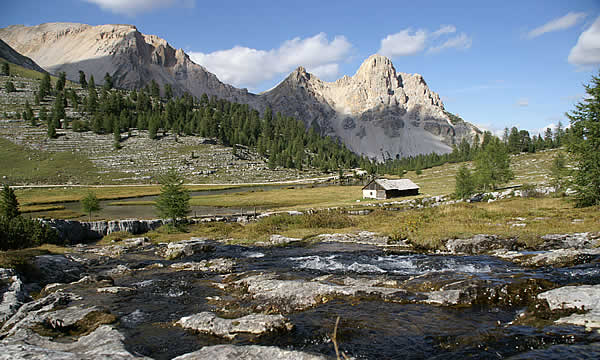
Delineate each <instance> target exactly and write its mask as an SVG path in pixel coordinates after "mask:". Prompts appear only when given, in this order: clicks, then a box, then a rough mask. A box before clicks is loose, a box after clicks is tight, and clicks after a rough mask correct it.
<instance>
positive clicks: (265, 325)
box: [176, 312, 293, 339]
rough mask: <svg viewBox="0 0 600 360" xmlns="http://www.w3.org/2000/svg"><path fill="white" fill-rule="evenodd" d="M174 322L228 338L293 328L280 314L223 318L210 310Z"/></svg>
mask: <svg viewBox="0 0 600 360" xmlns="http://www.w3.org/2000/svg"><path fill="white" fill-rule="evenodd" d="M176 324H177V325H179V326H181V327H183V328H184V329H191V330H195V331H199V332H202V333H207V334H210V335H215V336H221V337H225V338H228V339H233V338H235V336H236V335H237V334H239V333H247V334H254V335H262V334H266V333H270V332H275V331H285V330H291V329H292V328H293V325H292V324H291V323H290V322H289V321H288V319H286V318H285V317H283V316H281V315H264V314H251V315H247V316H244V317H241V318H237V319H223V318H220V317H218V316H217V315H216V314H214V313H211V312H201V313H198V314H194V315H191V316H186V317H182V318H181V319H180V320H179V321H177V323H176Z"/></svg>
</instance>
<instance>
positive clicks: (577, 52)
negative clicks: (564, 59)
mask: <svg viewBox="0 0 600 360" xmlns="http://www.w3.org/2000/svg"><path fill="white" fill-rule="evenodd" d="M569 62H570V63H571V64H574V65H597V64H600V16H599V17H598V18H597V19H596V21H594V23H593V24H592V26H590V27H589V29H587V30H586V31H584V32H583V33H582V34H581V35H580V36H579V39H578V40H577V44H575V46H574V47H573V48H572V49H571V52H570V53H569Z"/></svg>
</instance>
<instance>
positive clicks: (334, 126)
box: [0, 23, 479, 159]
mask: <svg viewBox="0 0 600 360" xmlns="http://www.w3.org/2000/svg"><path fill="white" fill-rule="evenodd" d="M0 39H2V40H4V41H5V42H6V43H7V44H9V45H10V46H11V47H13V48H14V49H15V50H16V51H18V52H19V53H21V54H23V55H26V56H29V57H31V58H32V59H33V60H34V61H36V62H37V63H38V64H39V65H40V66H41V67H43V68H44V69H46V70H48V71H49V72H51V73H58V72H60V71H64V72H66V73H67V78H69V79H71V80H78V77H79V75H78V73H79V70H83V71H84V72H85V73H86V74H88V76H89V75H94V78H95V80H96V83H100V84H101V83H102V81H103V78H104V75H105V74H106V73H109V74H111V75H112V77H113V81H114V83H115V86H117V87H122V88H129V89H133V88H140V87H143V86H146V85H147V84H148V83H150V82H151V81H152V80H154V81H156V82H157V83H158V84H159V85H161V86H162V85H163V84H171V85H172V88H173V90H174V92H175V94H182V93H184V92H189V93H191V94H192V95H194V96H197V97H200V96H201V95H202V94H204V93H206V94H208V95H209V96H212V95H214V96H217V97H218V98H222V99H226V100H229V101H233V102H238V103H244V104H249V105H250V106H252V107H254V108H255V109H257V110H259V111H262V110H264V109H265V108H266V107H267V106H269V107H271V108H272V109H273V110H274V111H276V112H277V111H279V112H281V113H283V114H284V115H287V116H295V117H297V118H298V119H301V120H303V121H304V122H305V124H306V125H307V127H308V126H316V127H317V128H318V129H320V131H321V132H322V133H323V134H326V135H330V136H332V137H335V138H338V139H340V140H342V141H343V142H345V143H346V145H347V146H348V147H349V148H350V149H352V150H353V151H355V152H357V153H360V154H365V155H367V156H369V157H372V158H379V159H385V158H394V157H397V156H408V155H416V154H421V153H431V152H438V153H443V152H449V151H450V150H451V145H452V144H456V143H459V142H460V141H461V140H462V139H471V138H472V136H473V135H474V134H475V133H476V132H478V131H479V130H478V129H477V128H475V127H474V126H473V125H471V124H468V123H457V124H452V122H450V119H449V118H448V116H447V115H446V112H445V109H444V104H443V103H442V101H441V99H440V96H439V95H438V94H437V93H435V92H433V91H432V90H431V89H429V87H428V86H427V83H426V82H425V80H424V78H423V76H421V75H419V74H406V73H402V72H398V71H397V70H396V69H395V68H394V65H393V63H392V61H391V60H390V59H388V58H387V57H385V56H382V55H378V54H375V55H372V56H370V57H369V58H367V59H366V60H365V61H364V62H363V63H362V65H361V66H360V67H359V68H358V70H357V71H356V73H355V74H354V75H353V76H344V77H342V78H340V79H338V80H336V81H334V82H325V81H322V80H320V79H319V78H318V77H316V76H315V75H313V74H311V73H309V72H307V71H306V69H305V68H304V67H302V66H299V67H298V68H297V69H295V70H294V71H293V72H292V73H291V74H290V75H289V76H287V77H286V78H285V79H284V80H283V81H282V82H281V83H280V84H278V85H277V86H275V87H274V88H273V89H271V90H269V91H266V92H264V93H261V94H259V95H255V94H251V93H248V91H246V90H245V89H237V88H235V87H233V86H231V85H227V84H224V83H222V82H221V81H219V79H218V78H217V77H216V76H215V75H214V74H212V73H210V72H208V71H207V70H206V69H205V68H204V67H202V66H200V65H198V64H195V63H194V62H193V61H191V59H190V58H189V57H188V55H187V54H186V53H185V52H184V51H183V50H182V49H177V50H176V49H174V48H173V47H172V46H171V45H169V43H168V42H167V41H166V40H164V39H162V38H160V37H158V36H156V35H146V34H142V33H140V32H139V31H138V29H137V28H136V27H135V26H133V25H98V26H92V25H85V24H76V23H46V24H41V25H37V26H32V27H26V26H23V25H14V26H9V27H6V28H3V29H0Z"/></svg>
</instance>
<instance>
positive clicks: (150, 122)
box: [23, 72, 568, 175]
mask: <svg viewBox="0 0 600 360" xmlns="http://www.w3.org/2000/svg"><path fill="white" fill-rule="evenodd" d="M80 84H81V86H82V87H83V88H85V89H87V96H82V97H80V96H78V95H77V93H76V92H75V91H74V90H73V89H67V88H65V74H64V73H61V74H59V77H58V80H57V81H56V84H55V87H54V88H52V86H51V85H50V78H49V76H48V75H47V74H46V75H45V76H44V78H43V79H42V82H41V84H40V90H39V92H38V93H37V94H36V98H35V101H36V103H37V104H38V105H39V103H40V100H41V99H44V98H45V97H46V96H48V95H54V96H55V99H54V104H53V106H52V109H51V112H50V113H49V114H48V113H47V110H46V109H45V108H43V107H42V109H41V110H40V116H39V118H40V120H42V121H47V122H48V135H49V136H50V137H54V136H56V131H55V129H56V128H60V126H61V122H60V120H61V119H65V118H66V114H65V107H67V106H68V105H70V106H71V107H73V108H74V109H75V110H76V111H83V112H86V113H87V114H88V116H87V117H86V118H82V119H75V120H73V121H72V122H71V126H72V128H73V130H74V131H93V132H95V133H97V134H106V133H113V134H114V137H115V147H117V148H118V147H120V145H119V142H120V141H121V134H122V133H127V132H129V131H130V130H131V129H140V130H148V133H149V137H150V138H152V139H156V138H159V137H160V136H165V135H167V134H177V135H188V136H189V135H195V136H202V137H207V138H215V139H217V140H218V141H220V142H221V143H222V144H223V145H226V146H233V147H234V149H235V146H236V145H244V146H249V147H253V148H255V149H256V151H257V152H258V153H259V154H260V155H261V156H265V157H267V158H268V165H269V167H271V168H275V167H277V166H280V167H286V168H296V169H303V168H305V167H314V168H319V169H321V170H323V171H332V170H333V171H337V170H339V169H350V168H355V167H361V168H363V169H366V170H367V171H368V173H369V174H371V175H375V174H379V175H384V174H397V175H402V174H403V173H404V172H406V171H411V170H412V171H420V170H422V169H427V168H431V167H434V166H439V165H442V164H445V163H448V162H450V163H456V162H463V161H471V160H473V159H474V158H475V156H476V155H477V154H478V152H480V151H481V150H483V149H484V148H485V147H486V146H487V144H489V143H490V141H491V140H492V138H494V136H493V135H492V133H491V132H489V131H486V132H484V133H483V134H482V137H481V138H480V137H479V135H476V136H475V138H474V139H473V141H472V142H469V141H467V140H463V141H462V142H461V143H460V144H458V145H454V146H453V148H452V152H451V153H447V154H436V153H430V154H422V155H417V156H409V157H404V158H397V159H388V160H386V161H384V162H376V161H375V159H369V158H367V157H364V156H359V155H356V154H354V153H353V152H351V151H350V150H349V149H348V148H347V147H346V146H345V145H344V144H343V143H341V142H340V141H339V140H337V139H333V138H331V137H328V136H322V135H321V134H320V132H319V130H318V129H317V128H315V127H313V126H311V127H310V128H308V129H306V127H305V124H304V122H302V121H300V120H297V119H295V118H293V117H288V116H284V115H282V114H281V113H279V112H278V113H276V114H273V112H272V111H271V109H269V108H267V109H266V110H265V111H264V112H263V114H262V116H261V115H260V113H259V112H258V111H256V110H255V109H252V108H250V107H249V106H248V105H247V104H238V103H233V102H229V101H227V100H223V99H217V98H216V97H214V96H213V97H210V98H209V97H208V96H207V95H206V94H204V95H202V96H201V97H200V99H197V98H195V97H193V96H191V95H189V94H188V93H185V94H184V95H183V96H181V97H174V96H173V90H172V88H171V86H170V85H169V84H166V85H165V86H164V87H163V89H162V95H163V96H162V97H161V89H160V87H159V85H158V84H157V83H156V82H155V81H154V80H153V81H152V82H151V83H150V84H148V85H147V86H145V87H144V88H142V89H139V90H127V91H125V90H118V89H113V81H112V78H111V76H110V75H109V74H106V75H105V77H104V85H103V86H102V87H96V85H95V81H94V77H93V76H92V77H90V79H89V81H87V80H86V76H85V74H84V73H83V72H80ZM26 113H27V114H25V113H24V114H23V116H24V118H26V119H30V120H31V121H32V123H35V119H33V115H32V112H31V110H30V107H29V104H27V105H26ZM454 117H456V116H454ZM459 120H460V121H462V119H460V118H457V117H456V119H454V118H453V122H456V121H459ZM567 135H568V129H563V128H562V125H561V124H560V123H559V126H558V127H557V128H556V129H555V131H554V132H552V130H551V129H548V130H547V131H546V133H545V134H544V137H542V136H541V135H537V136H536V135H534V136H533V137H531V136H530V134H529V132H528V131H526V130H519V129H517V128H516V127H513V128H512V129H510V130H509V129H508V128H506V129H505V131H504V136H503V137H502V141H501V142H502V144H504V146H506V147H507V149H508V152H509V153H512V154H516V153H520V152H536V151H539V150H543V149H549V148H555V147H559V146H561V144H562V142H563V139H564V138H565V137H566V136H567Z"/></svg>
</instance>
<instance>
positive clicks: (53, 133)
mask: <svg viewBox="0 0 600 360" xmlns="http://www.w3.org/2000/svg"><path fill="white" fill-rule="evenodd" d="M48 137H49V138H50V139H55V138H56V125H55V123H54V121H52V120H49V121H48Z"/></svg>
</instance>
